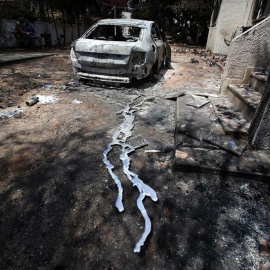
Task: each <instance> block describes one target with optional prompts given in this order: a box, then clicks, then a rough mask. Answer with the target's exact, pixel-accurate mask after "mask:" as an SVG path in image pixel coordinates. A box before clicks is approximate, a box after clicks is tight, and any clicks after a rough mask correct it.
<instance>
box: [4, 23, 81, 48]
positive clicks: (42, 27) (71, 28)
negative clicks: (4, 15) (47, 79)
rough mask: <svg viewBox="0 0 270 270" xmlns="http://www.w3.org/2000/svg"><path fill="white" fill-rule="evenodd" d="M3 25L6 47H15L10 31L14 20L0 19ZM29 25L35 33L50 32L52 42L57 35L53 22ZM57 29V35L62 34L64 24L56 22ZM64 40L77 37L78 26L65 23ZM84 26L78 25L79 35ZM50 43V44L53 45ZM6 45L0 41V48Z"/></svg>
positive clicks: (68, 41)
mask: <svg viewBox="0 0 270 270" xmlns="http://www.w3.org/2000/svg"><path fill="white" fill-rule="evenodd" d="M2 23H3V26H4V31H5V33H6V38H7V40H8V42H7V45H8V47H11V48H12V47H15V46H16V39H15V37H14V35H13V34H12V32H13V31H14V29H15V25H16V21H15V20H2ZM31 25H32V26H33V27H34V29H35V31H36V33H37V35H40V34H42V33H45V32H47V33H49V34H51V39H52V43H53V44H54V43H55V41H56V39H57V35H56V30H55V26H54V24H49V23H48V22H34V23H31ZM56 26H57V30H58V35H61V34H64V25H63V24H60V23H57V24H56ZM65 29H66V42H67V43H71V42H72V41H73V40H75V39H77V38H79V34H78V28H77V25H76V24H73V25H66V27H65ZM85 30H86V29H85V28H84V27H82V26H81V27H80V36H81V35H82V34H83V33H84V32H85ZM53 44H52V45H53ZM7 45H6V44H5V43H4V42H1V41H0V48H3V47H7Z"/></svg>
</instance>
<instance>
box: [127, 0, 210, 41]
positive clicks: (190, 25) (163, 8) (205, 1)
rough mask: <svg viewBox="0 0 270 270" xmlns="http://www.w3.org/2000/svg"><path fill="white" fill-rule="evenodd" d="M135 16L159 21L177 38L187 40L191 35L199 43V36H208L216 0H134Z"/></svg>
mask: <svg viewBox="0 0 270 270" xmlns="http://www.w3.org/2000/svg"><path fill="white" fill-rule="evenodd" d="M132 7H133V8H134V13H133V18H138V19H148V20H154V21H157V22H158V24H159V25H160V26H161V28H163V29H164V30H165V31H166V32H167V33H169V34H171V35H172V36H173V37H174V38H175V39H179V40H182V41H183V42H185V41H186V39H187V37H188V36H190V37H191V38H192V40H193V41H194V42H195V43H196V44H197V43H198V38H199V37H202V36H203V35H204V41H201V42H200V41H199V43H201V44H203V43H205V36H207V31H208V28H207V27H208V26H209V22H210V19H211V14H212V11H213V7H214V0H167V1H166V0H165V1H162V0H146V1H144V2H141V1H138V0H133V1H132Z"/></svg>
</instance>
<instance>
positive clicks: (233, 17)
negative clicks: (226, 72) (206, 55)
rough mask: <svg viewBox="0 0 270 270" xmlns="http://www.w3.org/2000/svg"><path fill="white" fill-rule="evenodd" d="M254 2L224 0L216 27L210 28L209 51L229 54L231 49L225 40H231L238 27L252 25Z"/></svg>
mask: <svg viewBox="0 0 270 270" xmlns="http://www.w3.org/2000/svg"><path fill="white" fill-rule="evenodd" d="M253 4H254V0H223V1H222V4H221V7H220V11H219V15H218V19H217V22H216V25H215V26H214V27H210V31H209V35H208V42H207V47H206V48H207V49H209V50H211V51H212V52H213V53H223V54H227V53H228V51H229V47H228V46H227V45H226V44H225V42H224V39H227V40H231V37H232V33H233V32H234V31H235V30H236V28H237V27H242V26H248V25H250V23H251V17H252V10H253Z"/></svg>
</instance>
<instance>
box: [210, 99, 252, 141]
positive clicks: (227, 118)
mask: <svg viewBox="0 0 270 270" xmlns="http://www.w3.org/2000/svg"><path fill="white" fill-rule="evenodd" d="M209 99H210V101H211V103H212V105H213V108H214V111H215V113H216V115H217V117H218V118H219V121H220V123H221V126H222V128H223V130H224V133H225V134H226V135H234V137H238V136H240V135H244V136H247V134H248V129H249V126H250V124H249V122H248V121H247V120H246V119H244V117H243V115H242V113H241V112H240V111H239V110H238V109H237V108H235V106H234V105H233V104H232V103H231V101H230V100H229V99H228V97H226V96H219V97H216V98H209Z"/></svg>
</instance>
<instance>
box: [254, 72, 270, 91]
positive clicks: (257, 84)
mask: <svg viewBox="0 0 270 270" xmlns="http://www.w3.org/2000/svg"><path fill="white" fill-rule="evenodd" d="M268 76H269V73H267V72H252V73H251V75H250V86H252V87H253V88H254V89H255V91H257V92H260V93H261V94H262V93H263V91H264V87H265V83H266V81H267V78H268Z"/></svg>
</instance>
